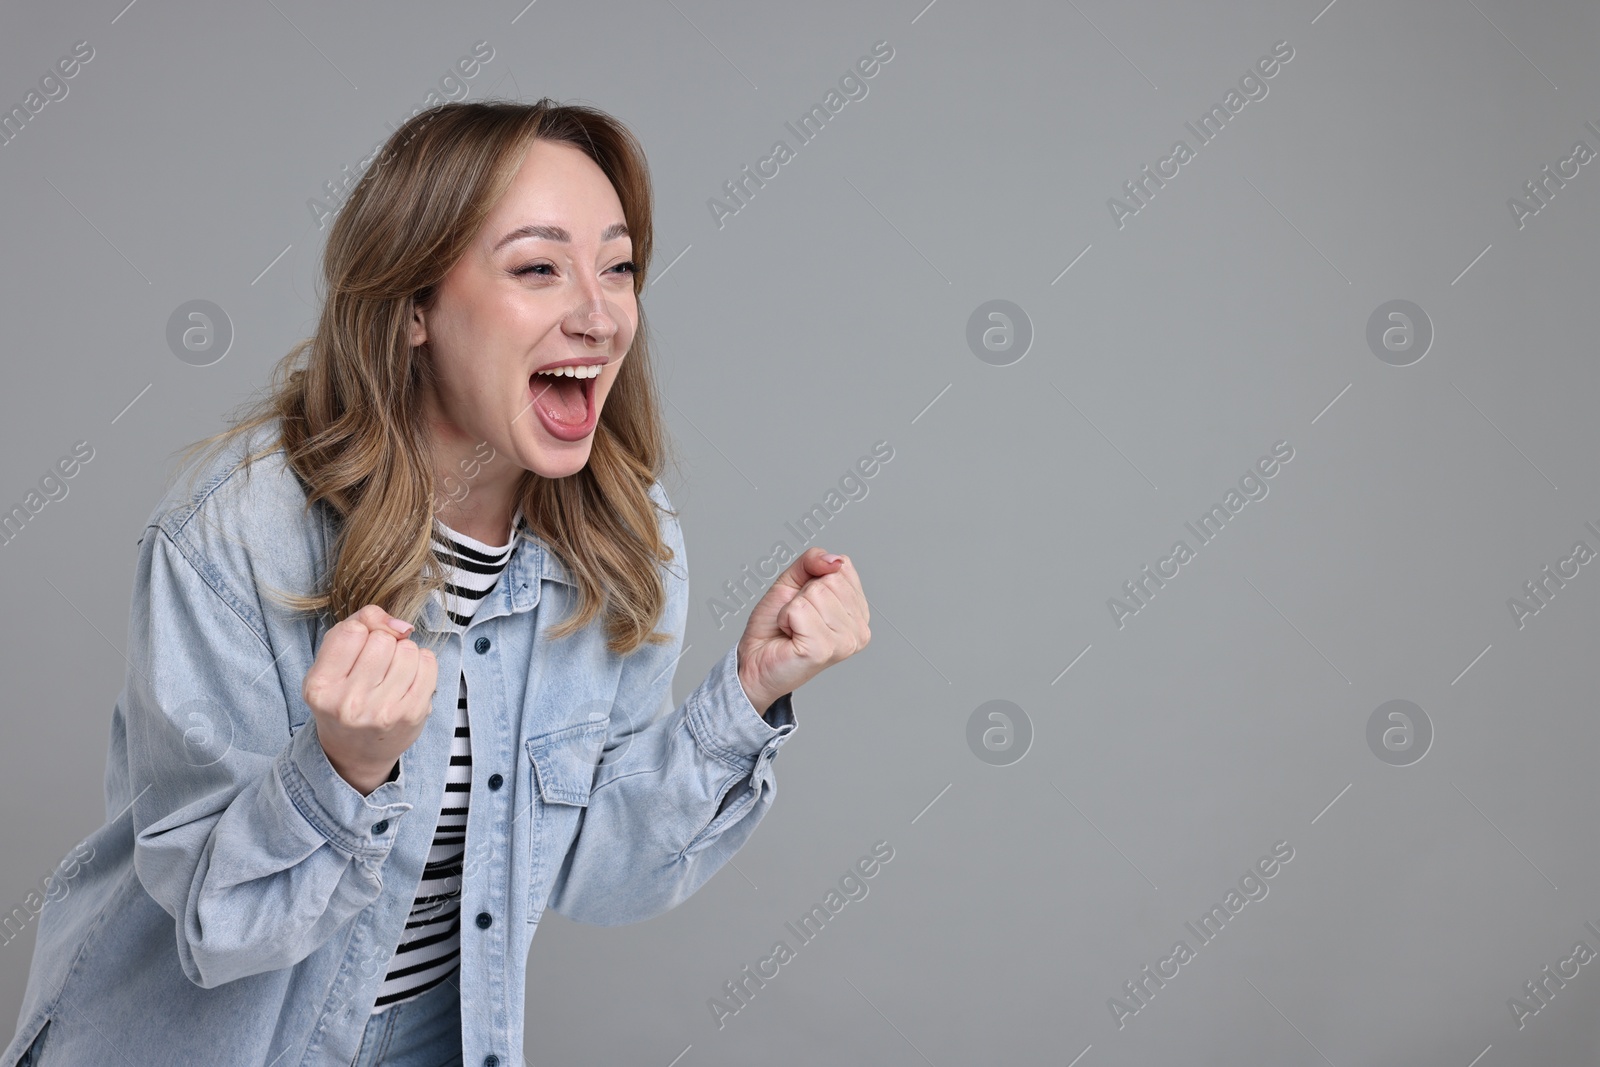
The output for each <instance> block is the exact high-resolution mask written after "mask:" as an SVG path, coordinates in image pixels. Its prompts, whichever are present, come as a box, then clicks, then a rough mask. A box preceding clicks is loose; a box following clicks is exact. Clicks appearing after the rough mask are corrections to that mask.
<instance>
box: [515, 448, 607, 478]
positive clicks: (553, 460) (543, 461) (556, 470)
mask: <svg viewBox="0 0 1600 1067" xmlns="http://www.w3.org/2000/svg"><path fill="white" fill-rule="evenodd" d="M590 447H591V443H590V441H587V440H585V441H579V442H574V443H573V444H572V446H571V447H569V448H563V449H560V450H559V451H557V450H549V451H545V450H540V451H539V452H537V453H535V456H534V462H533V463H532V464H531V465H529V466H528V468H527V469H528V470H531V471H532V472H533V473H535V474H537V475H538V476H539V477H541V478H567V477H571V476H572V475H574V474H577V473H578V472H579V471H581V470H583V468H584V467H586V466H588V464H589V450H590Z"/></svg>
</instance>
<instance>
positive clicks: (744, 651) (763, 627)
mask: <svg viewBox="0 0 1600 1067" xmlns="http://www.w3.org/2000/svg"><path fill="white" fill-rule="evenodd" d="M829 558H831V559H832V560H833V562H829ZM871 640H872V631H871V630H869V629H867V597H866V594H865V593H863V592H862V591H861V578H860V576H859V575H857V574H856V569H855V565H854V564H852V563H851V562H850V557H849V556H830V554H829V553H828V552H826V551H825V550H824V549H822V548H820V547H818V546H816V545H813V546H811V547H810V548H808V549H806V550H805V551H804V552H802V553H801V554H800V556H799V558H798V559H796V560H795V561H794V562H793V563H791V564H789V568H788V569H787V570H785V571H784V572H783V573H782V574H780V575H778V579H777V580H776V581H775V582H773V583H772V588H770V589H768V590H767V592H766V594H765V595H764V596H762V598H761V599H760V600H759V601H757V602H756V606H755V607H753V608H751V609H750V618H749V620H748V621H747V622H746V623H745V627H744V636H743V637H741V638H739V653H738V656H739V681H740V683H741V684H743V686H744V691H745V695H746V696H748V697H749V698H750V703H751V705H753V706H754V707H755V709H756V711H758V712H760V713H761V714H763V715H765V714H766V712H767V709H768V708H769V707H771V705H772V703H773V702H774V701H775V700H777V699H778V698H779V697H781V696H783V695H784V694H785V693H792V692H793V691H794V690H796V689H798V688H800V686H802V685H804V684H805V683H806V682H808V681H810V680H811V678H813V677H814V676H816V675H817V674H818V673H820V672H821V671H822V670H823V669H824V668H827V667H831V666H832V665H833V664H835V663H838V662H839V661H841V660H845V659H849V658H850V657H851V656H853V655H855V654H856V653H857V652H860V651H861V650H862V649H863V648H866V647H867V642H869V641H871Z"/></svg>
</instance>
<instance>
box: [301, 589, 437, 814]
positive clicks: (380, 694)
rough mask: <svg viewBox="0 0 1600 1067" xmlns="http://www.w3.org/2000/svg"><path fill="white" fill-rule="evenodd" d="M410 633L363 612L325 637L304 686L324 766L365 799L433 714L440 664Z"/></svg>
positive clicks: (383, 614) (375, 611) (381, 614)
mask: <svg viewBox="0 0 1600 1067" xmlns="http://www.w3.org/2000/svg"><path fill="white" fill-rule="evenodd" d="M410 632H411V624H410V623H408V622H402V621H400V620H396V619H392V618H391V617H390V615H389V613H388V612H387V611H384V610H383V609H382V608H380V607H379V606H378V605H376V604H368V605H367V606H366V607H364V608H362V609H361V610H360V611H358V612H356V613H355V614H354V615H351V616H350V617H349V618H347V619H345V620H343V621H342V622H339V623H337V624H335V625H334V627H333V628H332V629H330V630H329V631H328V635H327V637H325V638H323V641H322V647H321V648H319V649H318V650H317V658H316V661H315V662H313V663H312V664H311V669H310V670H309V671H307V672H306V680H305V683H304V684H303V685H302V686H301V693H300V695H301V696H302V697H303V698H304V699H305V702H306V704H308V705H309V706H310V708H311V711H312V714H314V715H315V716H316V719H317V739H318V740H319V741H320V742H321V743H322V751H323V752H325V753H326V754H327V756H328V762H329V763H330V764H332V765H333V769H334V770H336V771H338V772H339V776H340V777H341V778H343V779H344V780H345V781H347V782H349V783H350V784H351V786H353V787H354V788H355V789H356V790H358V791H359V792H360V793H361V795H362V796H366V795H367V794H368V793H371V792H372V791H373V790H374V789H376V788H378V786H380V785H382V784H383V783H384V782H385V781H387V780H388V778H389V772H390V771H392V770H393V769H394V765H395V761H396V760H398V759H399V758H400V754H401V753H402V752H404V751H405V750H406V749H408V748H410V747H411V743H412V742H413V741H415V740H416V739H417V736H418V735H419V734H421V733H422V727H423V724H424V723H426V722H427V721H428V713H429V712H430V711H431V710H432V708H433V693H434V689H435V687H436V685H437V679H438V676H439V661H438V660H437V659H436V658H435V657H434V655H433V653H432V652H431V651H430V650H428V649H425V648H421V647H419V646H418V645H417V644H416V642H414V641H409V640H406V639H405V635H406V634H408V633H410Z"/></svg>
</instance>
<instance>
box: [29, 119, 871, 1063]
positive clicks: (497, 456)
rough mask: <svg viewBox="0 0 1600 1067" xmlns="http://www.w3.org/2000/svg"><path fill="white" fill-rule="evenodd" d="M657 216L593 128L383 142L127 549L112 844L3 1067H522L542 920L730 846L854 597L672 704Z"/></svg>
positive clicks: (603, 122)
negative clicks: (302, 290) (233, 395)
mask: <svg viewBox="0 0 1600 1067" xmlns="http://www.w3.org/2000/svg"><path fill="white" fill-rule="evenodd" d="M650 215H651V204H650V187H649V176H648V172H647V169H646V165H645V161H644V157H643V155H642V153H641V150H640V148H639V146H638V144H637V142H636V141H635V140H634V139H633V137H632V136H631V135H630V134H629V133H628V131H627V130H626V129H625V128H624V127H623V126H622V125H621V124H619V123H618V122H616V121H615V120H614V119H611V118H610V117H608V116H606V115H605V114H603V113H601V112H599V111H595V110H592V109H588V108H583V107H561V106H556V105H554V104H553V103H552V102H551V101H549V100H541V101H539V102H538V103H537V104H533V105H520V104H513V103H473V104H465V103H462V104H447V105H444V106H441V107H437V108H434V109H432V110H430V111H426V112H423V113H421V114H419V115H416V116H414V117H413V118H412V119H411V120H410V121H408V122H407V123H405V124H404V125H403V126H401V127H400V128H399V129H398V130H396V131H395V133H394V135H393V136H392V137H391V138H390V140H389V142H388V144H387V145H386V147H385V149H384V151H383V153H382V155H381V156H380V157H379V159H378V160H376V161H375V162H374V163H373V165H372V166H371V167H370V168H369V169H368V171H367V172H366V174H365V175H364V176H363V178H362V180H361V182H360V184H359V185H358V186H357V187H356V189H355V190H354V192H353V193H352V195H351V197H350V199H349V201H348V202H347V203H346V205H345V206H344V208H343V210H342V211H341V213H340V215H339V217H338V219H337V220H336V222H335V224H334V226H333V228H332V231H331V232H330V234H329V238H328V245H327V249H326V252H325V257H324V273H325V282H326V290H327V293H326V299H325V306H324V308H323V311H322V315H321V318H320V321H319V323H318V327H317V331H316V333H315V335H314V336H313V337H312V338H310V339H309V340H307V341H305V342H303V343H302V344H301V345H298V346H296V348H295V349H294V350H293V351H291V352H290V353H289V355H288V356H286V357H285V358H284V360H283V361H282V362H281V363H280V365H279V368H278V373H277V375H276V376H275V380H274V389H273V391H272V392H271V394H270V395H269V396H267V397H266V398H265V399H264V400H262V401H261V402H260V403H259V404H258V405H257V406H256V407H254V408H253V409H252V410H251V411H250V412H248V413H247V417H244V418H242V419H241V420H240V421H237V422H236V423H235V424H234V425H233V426H232V427H231V428H230V429H229V430H228V431H225V432H224V433H222V434H219V435H216V436H215V437H213V438H208V439H207V440H206V441H202V442H200V443H199V444H198V445H196V446H194V448H192V449H191V450H190V452H191V454H192V453H193V452H194V450H195V449H198V448H199V447H200V446H201V445H205V444H207V443H208V442H211V443H212V445H213V447H212V448H211V449H210V450H209V451H208V455H207V456H206V457H205V458H204V459H202V460H199V461H194V460H193V459H192V455H191V458H190V461H189V463H188V470H189V475H190V476H189V477H188V478H187V479H185V480H184V483H183V487H182V488H181V489H174V488H169V490H168V491H167V495H166V496H165V497H164V498H163V500H162V501H161V502H160V503H159V504H158V505H157V506H156V509H155V511H154V512H153V513H152V515H151V517H150V520H149V523H148V524H147V526H146V529H145V531H144V537H143V539H142V540H141V542H140V554H139V562H138V569H137V576H136V583H135V590H134V597H133V605H132V611H131V615H130V626H129V642H130V649H129V652H128V665H129V671H128V677H127V685H126V687H125V688H124V690H123V692H122V693H121V694H120V696H119V699H118V701H117V705H116V708H115V711H114V714H113V720H112V740H111V751H110V758H109V760H108V764H107V770H106V781H105V789H106V798H107V816H108V821H107V823H106V824H105V825H104V826H102V827H101V828H100V829H99V830H97V831H96V832H95V833H94V834H93V835H91V836H90V837H89V838H88V840H87V841H85V842H84V843H82V844H81V845H80V846H79V847H78V848H77V849H75V850H74V854H73V856H71V857H69V860H71V862H72V869H71V871H70V873H64V872H63V871H62V870H61V869H58V872H57V874H58V877H57V878H56V879H55V882H54V884H55V885H56V886H57V888H58V889H60V890H61V892H60V895H59V896H57V895H55V893H54V892H52V894H51V899H50V901H49V903H48V904H47V905H46V906H45V907H44V909H43V911H42V912H41V914H40V917H39V931H38V945H37V948H36V950H35V953H34V958H33V963H32V969H31V972H30V975H29V983H28V989H27V993H26V997H25V1000H24V1003H23V1008H22V1013H21V1016H20V1018H19V1027H18V1031H17V1034H16V1036H15V1038H14V1039H13V1041H12V1042H11V1044H10V1046H9V1047H8V1048H7V1049H6V1050H5V1053H4V1055H3V1056H0V1067H12V1065H13V1064H17V1063H19V1062H20V1063H24V1064H30V1063H43V1064H46V1065H50V1064H63V1065H65V1064H82V1063H118V1064H129V1065H143V1064H172V1063H184V1064H212V1063H225V1064H230V1065H232V1064H260V1065H273V1067H289V1065H291V1064H293V1065H309V1064H327V1065H340V1067H343V1065H348V1064H361V1065H368V1064H380V1063H381V1064H405V1065H412V1064H415V1065H419V1067H420V1065H428V1067H433V1065H438V1064H446V1063H463V1062H465V1063H470V1064H483V1065H485V1067H498V1065H501V1064H504V1065H507V1067H509V1065H510V1064H515V1063H520V1062H522V1047H523V1026H522V1009H523V1002H524V977H525V975H524V971H525V966H526V957H527V952H528V948H529V944H530V942H531V940H532V937H533V933H534V930H535V928H536V926H537V923H538V920H539V918H540V916H541V915H542V914H543V911H544V908H545V907H546V905H547V904H548V906H550V907H553V908H555V909H556V910H557V911H559V912H560V913H562V914H563V915H566V916H569V917H571V918H573V919H576V920H579V921H583V922H591V923H601V924H616V923H625V922H635V921H639V920H642V919H646V918H649V917H650V916H653V915H657V914H659V913H661V912H663V911H665V910H667V909H669V908H671V907H673V906H674V905H676V904H678V903H680V902H681V901H683V900H684V899H685V898H686V897H688V896H689V895H690V894H691V893H693V892H694V891H695V890H696V889H698V888H699V887H700V886H701V885H702V884H703V883H704V882H705V881H706V879H708V878H709V877H710V876H711V875H712V874H713V873H714V872H715V871H717V870H718V869H719V868H720V867H721V866H722V865H723V863H725V862H726V861H727V860H728V858H729V857H730V856H731V855H732V854H733V853H734V852H735V851H737V850H738V849H739V847H740V846H741V845H743V843H744V842H745V841H746V840H747V839H748V838H749V836H750V834H751V833H752V831H754V829H755V827H756V824H757V823H759V822H760V820H761V819H762V817H763V816H764V815H765V813H766V811H767V809H768V808H769V807H770V806H771V804H772V800H773V791H774V788H775V784H774V778H773V772H772V767H771V761H772V759H773V758H774V756H775V755H776V753H777V751H778V749H779V747H781V745H782V744H783V743H784V742H785V741H786V740H787V739H788V737H789V736H790V735H791V734H792V733H793V731H794V729H795V722H794V714H793V709H792V707H791V704H790V696H789V694H790V693H791V692H792V691H793V690H794V689H795V688H797V687H798V686H800V685H801V684H803V683H804V682H805V681H807V680H808V679H810V678H811V677H813V676H814V675H816V674H817V673H818V672H819V671H821V670H822V669H824V668H826V667H827V666H829V665H831V664H834V663H837V662H839V661H840V660H842V659H845V658H847V657H849V656H851V655H853V654H854V653H856V652H858V651H859V650H860V649H861V648H863V647H865V646H866V644H867V641H868V639H869V637H870V634H869V631H868V628H867V621H868V613H867V603H866V599H865V597H864V596H863V594H862V590H861V584H860V580H859V578H858V576H857V574H856V571H855V569H854V567H853V566H852V564H851V562H850V560H849V559H848V558H846V557H843V556H837V555H829V554H826V553H824V551H823V550H822V549H821V548H819V547H816V546H813V547H811V548H809V549H807V550H806V551H805V552H804V553H803V554H801V555H800V556H799V557H798V558H796V559H794V560H793V562H792V563H790V565H789V567H788V569H787V570H786V571H785V572H784V573H782V574H781V575H780V576H779V577H778V578H777V580H776V581H775V582H774V583H773V585H772V587H771V588H770V589H769V590H768V591H767V592H766V594H765V596H763V598H762V599H761V600H760V601H759V602H758V603H757V604H756V605H755V606H754V607H753V608H752V609H751V613H750V618H749V620H748V623H747V626H746V628H745V632H744V634H743V635H742V636H741V638H740V639H739V641H738V642H737V644H736V645H735V646H733V647H732V648H730V649H729V650H728V651H727V653H726V654H724V656H723V657H722V658H721V660H720V661H719V662H718V663H717V665H716V666H715V667H713V668H712V670H711V671H710V673H709V674H708V675H707V677H706V679H705V680H704V681H703V682H702V683H701V685H700V686H699V687H698V688H697V689H696V690H695V691H694V692H693V693H692V694H690V696H689V698H688V700H686V701H685V702H684V703H683V704H682V705H679V706H678V707H677V708H676V709H674V708H673V706H672V699H671V678H672V672H673V668H674V666H675V664H676V662H677V660H678V658H679V656H680V655H681V652H680V649H681V645H682V640H683V632H684V624H685V620H686V617H687V611H688V589H687V570H686V568H685V566H684V549H683V534H682V530H681V528H680V526H679V524H678V522H677V518H676V515H675V513H674V512H672V510H671V505H670V501H668V499H667V497H666V494H665V492H664V491H663V490H662V488H661V482H660V480H659V474H660V471H661V468H662V463H663V431H662V425H661V419H660V413H659V410H658V407H657V400H656V397H655V394H654V388H653V385H652V380H651V374H650V364H649V354H648V348H647V345H646V338H645V330H644V324H643V312H642V308H640V307H639V304H638V294H639V293H640V292H641V291H642V290H643V288H644V284H645V272H646V269H647V267H648V265H649V261H650V249H651V220H650ZM302 353H304V354H305V355H306V360H305V364H304V366H303V367H294V366H293V365H294V364H295V363H297V362H298V359H299V357H300V356H301V354H302ZM567 367H573V368H576V369H570V370H569V369H564V368H567ZM551 368H557V369H559V372H560V376H559V377H556V376H553V374H552V373H551ZM436 520H437V521H436ZM336 620H337V621H336ZM658 623H659V624H661V627H662V629H661V630H657V629H656V626H657V624H658ZM469 701H470V715H469V713H468V709H469Z"/></svg>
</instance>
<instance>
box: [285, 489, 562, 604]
mask: <svg viewBox="0 0 1600 1067" xmlns="http://www.w3.org/2000/svg"><path fill="white" fill-rule="evenodd" d="M317 511H318V513H319V515H320V517H321V521H322V528H323V544H325V545H332V544H333V539H334V529H333V517H332V514H331V512H329V511H328V510H327V509H326V508H324V507H319V508H318V509H317ZM517 535H518V536H517V537H516V543H515V545H514V546H513V548H512V550H511V558H510V559H509V560H507V561H506V567H505V570H504V571H502V572H501V574H500V581H499V583H498V584H497V585H496V586H495V588H494V591H493V592H492V593H491V594H490V595H489V598H488V599H487V600H485V601H484V602H483V603H482V604H479V605H478V610H477V611H475V612H474V613H473V616H472V617H473V620H474V622H476V621H477V620H479V619H490V618H494V617H495V616H497V615H511V614H515V613H517V612H522V611H531V610H532V609H533V608H534V607H535V606H537V605H538V603H539V592H540V586H541V584H542V583H543V582H546V581H551V582H560V583H562V584H563V585H566V586H570V587H571V588H573V589H576V588H577V586H578V582H577V579H575V578H574V577H573V576H572V571H571V570H570V569H569V568H568V567H567V565H566V564H565V563H564V562H562V560H561V557H559V556H557V555H556V554H555V552H554V551H553V550H552V549H551V548H550V546H549V545H548V544H546V542H545V541H544V539H543V538H541V537H540V536H539V535H538V534H536V533H534V532H533V531H532V530H531V529H530V528H529V527H528V524H527V520H526V519H523V520H522V521H521V522H519V523H518V525H517ZM445 621H446V620H445V614H444V606H443V605H441V604H440V603H439V601H438V598H437V597H429V598H428V600H427V602H426V603H425V604H424V605H423V608H422V619H421V623H422V625H423V626H425V627H426V628H427V629H429V630H430V631H433V632H434V633H439V632H442V631H443V630H445V629H447V627H446V626H445Z"/></svg>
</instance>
